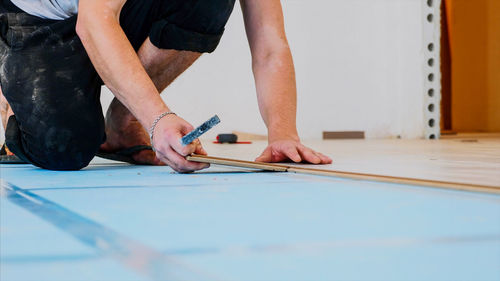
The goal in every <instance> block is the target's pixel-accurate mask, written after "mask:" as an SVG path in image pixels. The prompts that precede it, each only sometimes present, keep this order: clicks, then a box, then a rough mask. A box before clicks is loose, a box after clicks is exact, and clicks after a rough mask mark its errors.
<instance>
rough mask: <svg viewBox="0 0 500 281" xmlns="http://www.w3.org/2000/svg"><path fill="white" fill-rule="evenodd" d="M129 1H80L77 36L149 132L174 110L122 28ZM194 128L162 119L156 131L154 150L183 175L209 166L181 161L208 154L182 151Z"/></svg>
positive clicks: (192, 147) (196, 148) (179, 120)
mask: <svg viewBox="0 0 500 281" xmlns="http://www.w3.org/2000/svg"><path fill="white" fill-rule="evenodd" d="M125 2H126V0H81V1H80V3H79V13H78V20H77V26H76V31H77V33H78V36H79V37H80V39H81V40H82V43H83V45H84V46H85V49H86V51H87V53H88V55H89V57H90V59H91V60H92V63H93V65H94V67H95V68H96V70H97V72H98V73H99V75H100V76H101V78H102V79H103V81H104V83H105V84H106V86H108V87H109V88H110V90H111V91H112V92H113V94H114V95H115V96H116V97H117V98H118V99H119V100H120V101H121V102H122V103H123V104H124V105H125V106H126V107H127V108H128V109H129V110H130V112H131V113H132V114H133V115H134V116H135V117H136V118H137V119H138V121H139V122H140V123H141V124H142V125H143V127H145V128H149V127H150V126H151V124H153V121H154V120H155V119H156V118H157V116H159V115H160V114H162V113H163V112H166V111H169V108H168V107H167V105H166V104H165V103H164V102H163V100H162V99H161V97H160V95H159V93H158V90H157V89H156V87H155V85H154V83H153V81H152V80H151V78H150V77H149V76H148V74H147V73H146V71H145V69H144V67H143V66H142V64H141V61H140V60H139V57H138V56H137V54H136V52H135V50H134V49H133V47H132V45H131V44H130V42H129V41H128V39H127V37H126V35H125V33H124V31H123V30H122V28H121V27H120V24H119V16H120V11H121V9H122V7H123V5H124V3H125ZM190 129H192V126H191V125H190V124H188V123H187V122H186V121H184V120H183V119H182V118H179V117H177V116H174V115H169V116H167V117H165V118H163V119H162V120H161V121H160V122H159V123H158V125H157V127H156V130H155V136H154V140H155V148H156V149H157V156H158V157H159V158H160V160H162V161H164V162H166V163H167V164H169V165H170V166H172V168H174V169H176V170H178V171H191V170H198V169H201V168H204V167H206V166H205V165H200V164H199V163H193V162H189V161H186V160H185V159H184V158H183V157H182V156H186V155H189V154H191V153H193V152H197V153H203V151H202V148H201V145H199V144H198V143H197V144H193V145H189V146H185V147H182V146H181V144H180V142H179V139H180V137H182V135H183V134H185V133H187V132H188V131H189V130H190Z"/></svg>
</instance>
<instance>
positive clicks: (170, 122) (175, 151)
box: [153, 115, 210, 173]
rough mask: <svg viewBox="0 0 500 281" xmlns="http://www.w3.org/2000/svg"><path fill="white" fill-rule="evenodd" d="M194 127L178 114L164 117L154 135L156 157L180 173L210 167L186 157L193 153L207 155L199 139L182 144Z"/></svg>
mask: <svg viewBox="0 0 500 281" xmlns="http://www.w3.org/2000/svg"><path fill="white" fill-rule="evenodd" d="M193 129H194V128H193V126H192V125H191V124H189V123H188V122H187V121H185V120H184V119H182V118H180V117H178V116H177V115H167V116H165V117H163V118H162V119H161V120H160V121H159V122H158V124H157V125H156V128H155V130H154V135H153V145H154V148H155V150H156V157H157V158H158V159H160V160H161V161H163V162H164V163H165V164H167V165H169V166H170V167H171V168H172V169H174V170H175V171H177V172H180V173H187V172H193V171H197V170H201V169H205V168H208V167H209V166H210V165H209V164H206V163H197V162H191V161H187V160H186V158H185V157H186V156H188V155H191V154H193V153H196V154H201V155H207V152H206V151H205V149H203V147H202V146H201V142H200V140H199V139H196V140H195V141H193V142H192V143H191V144H189V145H186V146H183V145H182V144H181V138H182V137H183V136H184V135H186V134H188V133H189V132H191V131H192V130H193Z"/></svg>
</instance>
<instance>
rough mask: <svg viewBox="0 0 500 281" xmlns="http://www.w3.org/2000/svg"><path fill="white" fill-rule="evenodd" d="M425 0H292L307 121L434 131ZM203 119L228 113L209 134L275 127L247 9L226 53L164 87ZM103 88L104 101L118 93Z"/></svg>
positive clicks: (309, 134) (332, 126)
mask: <svg viewBox="0 0 500 281" xmlns="http://www.w3.org/2000/svg"><path fill="white" fill-rule="evenodd" d="M422 1H424V0H283V1H282V2H283V7H284V13H285V20H286V28H287V32H288V39H289V42H290V46H291V48H292V52H293V55H294V60H295V64H296V71H297V84H298V89H299V93H298V100H299V110H298V116H297V118H298V127H299V132H300V134H301V137H302V138H304V139H315V138H321V133H322V131H340V130H362V131H366V134H367V137H369V138H387V137H397V136H401V137H403V138H420V137H423V136H424V110H423V104H424V87H423V81H424V79H425V78H424V71H423V69H424V68H423V63H424V62H425V58H424V50H423V48H422V46H423V34H422V33H423V24H424V22H423V19H424V17H423V16H422ZM163 96H164V99H165V100H166V102H167V104H168V105H169V106H170V107H171V108H172V109H173V110H174V111H176V112H177V113H178V114H179V115H180V116H182V117H183V118H185V119H186V120H188V121H189V122H191V123H192V124H193V125H194V126H197V125H199V124H201V123H202V122H203V121H205V120H206V119H208V118H209V117H211V116H212V115H213V114H218V115H219V117H220V118H221V120H222V123H221V124H220V125H219V126H217V127H216V129H214V130H213V131H211V132H209V133H208V134H207V137H209V138H213V137H214V136H215V135H216V134H217V133H223V132H230V131H232V130H238V131H246V132H251V133H260V134H265V133H266V129H265V126H264V124H263V122H262V119H261V117H260V115H259V111H258V107H257V101H256V95H255V87H254V84H253V76H252V72H251V58H250V52H249V48H248V44H247V41H246V37H245V32H244V28H243V20H242V16H241V10H240V9H239V6H237V7H236V9H235V12H234V14H233V15H232V17H231V19H230V21H229V23H228V25H227V28H226V33H225V35H224V37H223V40H222V42H221V45H220V46H219V48H218V49H217V51H216V52H215V53H213V54H210V55H204V56H203V57H202V58H201V59H200V60H199V61H198V62H196V64H195V65H194V66H193V67H192V68H191V69H189V70H188V71H187V72H186V73H185V74H184V75H182V76H181V77H180V78H179V79H178V80H177V81H175V82H174V83H173V84H172V85H171V87H169V88H168V89H167V90H166V91H165V92H164V93H163ZM111 97H112V96H111V94H110V93H109V91H107V90H106V91H104V93H103V104H105V105H107V104H108V103H109V101H110V99H111Z"/></svg>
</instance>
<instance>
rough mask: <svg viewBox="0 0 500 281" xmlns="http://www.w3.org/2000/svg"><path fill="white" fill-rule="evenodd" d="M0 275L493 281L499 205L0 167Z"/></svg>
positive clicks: (474, 198)
mask: <svg viewBox="0 0 500 281" xmlns="http://www.w3.org/2000/svg"><path fill="white" fill-rule="evenodd" d="M0 176H1V178H2V185H1V186H2V187H1V189H0V190H1V195H2V196H1V197H0V211H1V213H0V280H2V281H8V280H37V281H40V280H66V281H67V280H500V196H498V195H489V194H480V193H471V192H461V191H450V190H442V189H433V188H427V187H418V186H408V185H398V184H385V183H375V182H369V181H356V180H347V179H338V178H328V177H320V176H308V175H297V174H287V173H268V172H265V173H264V172H249V171H238V170H234V169H228V168H217V167H214V168H211V169H210V170H207V171H205V172H202V173H196V174H176V173H173V172H172V170H171V169H169V168H168V167H145V166H129V165H124V164H113V163H95V164H93V165H92V166H90V167H89V168H87V169H85V170H83V171H76V172H54V171H46V170H41V169H38V168H34V167H32V166H30V165H16V166H13V165H11V166H6V165H3V166H0Z"/></svg>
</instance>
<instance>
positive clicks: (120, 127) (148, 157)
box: [101, 38, 201, 165]
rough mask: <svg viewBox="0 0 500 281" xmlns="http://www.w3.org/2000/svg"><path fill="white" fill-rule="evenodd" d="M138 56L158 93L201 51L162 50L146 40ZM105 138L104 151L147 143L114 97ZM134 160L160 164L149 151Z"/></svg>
mask: <svg viewBox="0 0 500 281" xmlns="http://www.w3.org/2000/svg"><path fill="white" fill-rule="evenodd" d="M138 56H139V59H140V60H141V62H142V65H143V66H144V68H145V69H146V72H147V73H148V74H149V76H150V77H151V79H152V80H153V83H154V84H155V85H156V88H157V89H158V91H159V92H160V93H161V92H162V91H163V90H164V89H165V88H166V87H167V86H168V85H170V84H171V83H172V82H173V81H174V80H175V79H176V78H177V77H178V76H179V75H180V74H182V73H183V72H184V71H185V70H186V69H188V68H189V67H190V66H191V65H192V64H193V63H194V62H195V61H196V60H197V59H198V58H199V57H200V56H201V54H200V53H195V52H189V51H176V50H161V49H158V48H156V47H155V46H154V45H153V44H152V43H151V42H150V41H149V38H148V39H146V41H145V42H144V44H143V45H142V46H141V48H140V49H139V52H138ZM106 135H107V139H106V142H105V143H104V144H102V145H101V150H103V151H108V152H111V151H117V150H120V149H124V148H128V147H131V146H135V145H149V144H150V141H149V135H148V133H147V132H146V130H145V129H144V128H143V127H142V126H141V124H140V123H139V122H138V121H137V119H136V118H135V117H134V116H133V115H132V114H131V113H130V111H129V110H128V109H127V108H126V107H125V106H123V105H122V104H121V102H120V101H118V100H117V99H116V98H114V99H113V101H112V102H111V105H110V107H109V109H108V112H107V113H106ZM133 158H134V160H136V161H138V162H141V163H146V164H155V165H159V164H161V162H160V161H159V160H158V159H156V157H155V155H154V153H153V152H152V151H142V152H140V153H137V154H136V155H134V156H133Z"/></svg>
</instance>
